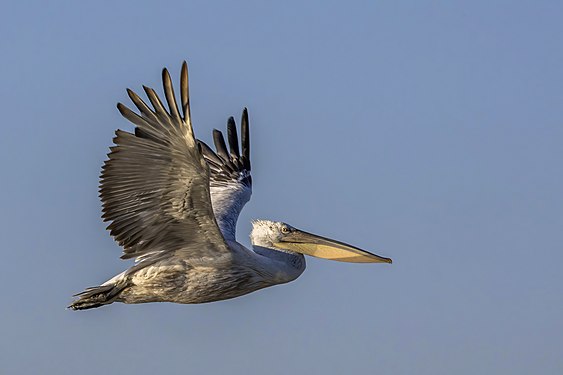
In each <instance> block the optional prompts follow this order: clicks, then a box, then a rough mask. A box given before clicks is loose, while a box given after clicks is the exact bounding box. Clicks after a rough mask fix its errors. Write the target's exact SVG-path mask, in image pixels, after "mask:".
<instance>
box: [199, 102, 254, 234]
mask: <svg viewBox="0 0 563 375" xmlns="http://www.w3.org/2000/svg"><path fill="white" fill-rule="evenodd" d="M241 138H242V142H241V146H242V155H241V154H240V152H239V143H238V135H237V127H236V124H235V119H234V118H232V117H230V118H229V120H228V122H227V139H228V141H229V149H230V152H229V151H227V145H226V144H225V139H224V138H223V133H221V132H220V131H219V130H217V129H215V130H213V143H215V149H216V150H217V151H216V152H215V151H213V150H212V149H211V148H210V147H209V146H208V145H207V144H205V142H202V141H200V140H198V142H199V144H200V145H201V149H202V152H203V156H204V158H205V160H206V161H207V164H208V165H209V170H210V180H209V183H210V187H211V201H212V202H213V211H214V213H215V218H216V219H217V223H218V225H219V228H221V232H222V233H223V236H224V237H225V239H227V240H233V241H234V240H235V232H236V226H237V220H238V216H239V214H240V212H241V210H242V208H243V207H244V205H245V204H246V202H248V201H249V200H250V196H251V194H252V177H251V176H250V133H249V129H248V111H247V109H246V108H245V109H244V110H243V111H242V119H241Z"/></svg>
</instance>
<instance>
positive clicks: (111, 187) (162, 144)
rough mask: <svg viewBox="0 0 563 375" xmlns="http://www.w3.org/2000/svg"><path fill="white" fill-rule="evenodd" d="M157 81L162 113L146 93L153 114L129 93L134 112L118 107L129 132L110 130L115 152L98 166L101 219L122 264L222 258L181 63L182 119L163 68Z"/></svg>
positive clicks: (225, 253) (222, 248)
mask: <svg viewBox="0 0 563 375" xmlns="http://www.w3.org/2000/svg"><path fill="white" fill-rule="evenodd" d="M162 80H163V86H164V94H165V98H166V102H167V104H168V110H167V109H165V107H164V105H163V103H162V101H161V100H160V98H159V97H158V95H157V94H156V92H155V91H154V90H153V89H151V88H148V87H143V88H144V90H145V92H146V94H147V97H148V98H149V101H150V103H151V105H152V107H153V108H150V107H149V106H148V105H147V103H145V102H144V101H143V100H142V99H141V98H140V97H139V96H138V95H137V94H136V93H134V92H133V91H131V90H128V91H127V93H128V95H129V97H130V98H131V101H132V102H133V104H134V105H135V106H136V107H137V109H138V110H139V114H137V113H135V112H133V111H132V110H130V109H129V108H127V107H126V106H125V105H123V104H121V103H119V104H118V105H117V108H118V110H119V111H120V112H121V114H122V115H123V116H124V117H125V118H126V119H127V120H129V121H131V122H132V123H133V124H135V125H136V128H135V132H134V133H133V134H132V133H129V132H126V131H123V130H118V131H116V136H115V138H114V139H113V142H114V143H115V145H116V146H113V147H111V148H110V153H109V154H108V160H107V161H106V162H105V164H104V166H103V167H102V174H101V182H100V197H101V200H102V205H103V216H102V217H103V219H104V220H105V221H108V222H110V224H109V225H108V229H109V230H110V233H111V235H112V236H113V237H114V238H115V240H116V241H117V242H118V243H119V244H120V245H121V246H123V249H124V251H123V255H122V258H124V259H128V258H137V260H143V261H145V260H149V259H151V258H158V257H159V256H178V257H182V258H185V259H191V260H195V259H218V258H224V257H228V256H229V255H230V251H229V248H228V247H227V245H226V243H225V240H224V238H223V236H222V235H221V231H220V229H219V227H218V225H217V222H216V220H215V217H214V214H213V208H212V202H211V195H210V194H211V193H210V186H209V169H208V166H207V163H206V161H205V158H204V157H203V155H202V154H203V150H201V148H200V146H199V145H198V144H197V143H196V140H195V138H194V134H193V130H192V125H191V119H190V110H189V91H188V70H187V65H186V63H185V62H184V64H183V65H182V70H181V78H180V95H181V103H182V112H183V117H182V116H181V115H180V111H179V110H178V105H177V102H176V98H175V95H174V90H173V88H172V80H171V78H170V74H169V73H168V71H167V70H166V69H164V70H163V72H162Z"/></svg>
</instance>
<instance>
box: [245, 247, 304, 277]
mask: <svg viewBox="0 0 563 375" xmlns="http://www.w3.org/2000/svg"><path fill="white" fill-rule="evenodd" d="M252 249H253V250H254V252H255V253H256V254H258V255H261V256H262V257H264V258H265V259H264V263H265V265H266V266H267V268H268V269H269V270H270V272H269V273H271V277H272V278H273V279H274V280H275V282H274V283H275V284H281V283H287V282H289V281H292V280H295V279H296V278H298V277H299V276H300V275H301V274H302V273H303V271H305V266H306V264H305V257H304V256H303V254H299V253H293V252H287V251H280V250H277V249H275V248H273V247H268V246H258V245H252Z"/></svg>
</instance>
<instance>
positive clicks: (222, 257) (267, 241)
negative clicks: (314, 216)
mask: <svg viewBox="0 0 563 375" xmlns="http://www.w3.org/2000/svg"><path fill="white" fill-rule="evenodd" d="M162 81H163V86H164V96H165V98H166V103H167V107H165V105H164V104H163V102H162V101H161V100H160V98H159V97H158V95H157V94H156V92H155V91H154V90H153V89H151V88H148V87H145V86H143V88H144V91H145V93H146V95H147V97H148V99H149V102H150V106H149V105H148V104H147V103H146V102H145V101H143V99H141V98H140V97H139V96H138V95H137V94H136V93H134V92H133V91H131V90H127V93H128V95H129V97H130V98H131V101H132V102H133V104H135V106H136V107H137V110H138V112H134V111H132V110H130V109H129V108H127V107H126V106H125V105H123V104H121V103H118V104H117V108H118V110H119V112H121V114H122V115H123V116H124V117H125V118H126V119H127V120H129V121H130V122H132V123H133V124H134V125H135V129H134V132H132V133H130V132H127V131H123V130H117V131H116V133H115V134H116V136H115V138H114V139H113V142H114V144H115V145H114V146H113V147H111V148H110V150H111V151H110V153H109V154H108V159H107V160H106V161H105V163H104V166H103V167H102V173H101V177H100V197H101V201H102V207H103V208H102V211H103V216H102V218H103V219H104V221H107V222H109V223H110V224H109V226H108V230H110V234H111V236H113V237H114V239H115V240H116V241H117V242H118V243H119V245H120V246H122V247H123V255H122V256H121V258H122V259H131V258H134V259H135V264H134V265H133V266H132V267H131V268H129V269H127V270H126V271H124V272H122V273H121V274H119V275H117V276H115V277H113V278H111V279H110V280H108V281H106V282H105V283H103V284H102V285H100V286H96V287H92V288H87V289H86V290H85V291H83V292H82V293H79V294H77V295H76V296H75V297H77V298H76V299H75V300H74V301H73V302H72V304H71V305H70V306H69V308H71V309H73V310H83V309H90V308H94V307H100V306H103V305H107V304H111V303H113V302H123V303H146V302H174V303H186V304H187V303H204V302H212V301H219V300H225V299H228V298H234V297H239V296H242V295H244V294H248V293H251V292H254V291H256V290H259V289H262V288H266V287H269V286H273V285H277V284H283V283H287V282H290V281H292V280H295V279H296V278H297V277H299V276H300V275H301V274H302V273H303V271H304V270H305V257H304V255H310V256H314V257H319V258H325V259H331V260H335V261H340V262H355V263H391V259H389V258H385V257H382V256H379V255H375V254H372V253H370V252H368V251H365V250H362V249H359V248H357V247H354V246H352V245H349V244H346V243H344V242H340V241H335V240H332V239H329V238H325V237H321V236H318V235H314V234H311V233H307V232H305V231H302V230H300V229H297V228H295V227H293V226H291V225H289V224H286V223H283V222H276V221H270V220H255V221H253V222H252V226H253V228H252V232H251V234H250V239H251V243H252V249H248V248H246V247H245V246H243V245H242V244H240V243H239V242H237V240H236V238H235V230H236V224H237V219H238V216H239V213H240V212H241V210H242V208H243V207H244V205H245V204H246V202H248V201H249V200H250V195H251V192H252V179H251V176H250V134H249V122H248V111H247V110H246V108H245V109H244V110H243V112H242V119H241V143H240V145H241V150H239V140H238V134H237V128H236V124H235V120H234V119H233V118H232V117H231V118H229V120H228V123H227V142H228V145H229V147H228V148H227V144H226V143H225V139H224V137H223V134H222V133H221V132H220V131H218V130H214V131H213V141H214V144H215V150H213V149H212V148H211V147H209V146H208V145H207V144H205V143H204V142H202V141H200V140H198V139H196V138H195V136H194V132H193V127H192V120H191V116H190V98H189V89H188V67H187V64H186V62H184V64H183V65H182V69H181V74H180V109H179V108H178V104H177V101H176V96H175V94H174V90H173V87H172V81H171V78H170V74H169V73H168V71H167V70H166V69H163V71H162ZM180 110H181V112H180ZM241 151H242V152H241Z"/></svg>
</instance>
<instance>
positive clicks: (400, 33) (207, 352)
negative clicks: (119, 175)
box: [0, 1, 563, 375]
mask: <svg viewBox="0 0 563 375" xmlns="http://www.w3.org/2000/svg"><path fill="white" fill-rule="evenodd" d="M562 14H563V5H561V3H558V2H555V1H553V2H552V1H466V2H457V1H412V2H402V1H365V2H350V1H347V2H344V1H342V2H333V1H305V2H302V1H283V2H281V1H278V2H262V1H238V2H235V1H232V2H231V1H222V2H217V1H176V2H164V1H163V2H143V1H121V2H115V1H111V2H110V1H108V2H92V1H90V2H84V1H67V2H62V1H58V2H56V1H49V2H44V1H29V2H26V1H21V2H10V3H9V4H8V3H6V4H4V6H3V9H2V12H1V14H0V35H1V37H0V47H1V49H0V51H1V58H0V83H1V85H0V86H1V88H0V99H1V101H0V103H1V104H0V106H1V109H2V117H1V120H0V126H1V130H2V131H1V135H0V157H1V158H0V160H1V161H0V163H1V171H2V174H1V177H0V187H1V194H0V209H1V212H0V228H1V229H0V234H1V236H2V245H1V254H2V266H1V272H0V285H1V286H0V289H1V290H2V298H1V299H2V302H1V305H0V312H1V320H0V373H2V374H57V375H59V374H84V375H89V374H110V373H116V374H117V373H119V374H136V375H138V374H154V373H162V374H204V373H214V374H220V373H228V374H314V373H318V374H321V373H322V374H343V373H348V374H351V373H353V374H375V373H377V374H428V375H435V374H468V375H469V374H532V373H540V374H561V373H562V372H563V356H562V348H563V334H562V332H563V290H562V288H563V272H562V265H563V251H562V250H563V238H562V237H563V236H562V233H563V230H562V228H563V194H562V192H563V48H562V46H563V45H562V40H563V22H561V15H562ZM184 59H187V60H188V61H189V63H190V73H191V77H190V83H191V94H192V113H193V117H194V122H195V131H196V134H197V136H198V137H200V138H202V139H204V140H207V141H209V140H210V139H211V131H212V129H213V128H214V127H216V128H220V129H224V128H225V124H226V119H227V117H228V116H230V115H235V116H236V117H237V118H239V117H240V113H241V110H242V108H243V107H244V106H248V108H249V111H250V118H251V131H252V134H251V138H252V142H253V145H252V163H253V178H254V195H253V199H252V201H251V202H250V203H249V204H248V205H247V206H246V208H245V210H244V211H243V214H242V215H241V220H240V221H239V227H238V236H239V240H240V241H241V242H243V243H245V244H248V243H249V241H248V233H249V231H250V219H252V218H270V219H274V220H283V221H286V222H288V223H290V224H292V225H294V226H296V227H298V228H302V229H304V230H307V231H311V232H316V233H319V234H322V235H325V236H329V237H333V238H337V239H340V240H342V241H346V242H349V243H352V244H355V245H357V246H360V247H363V248H366V249H368V250H371V251H373V252H376V253H378V254H381V255H384V256H389V257H391V258H393V260H394V263H393V264H392V265H385V264H368V265H366V264H345V263H337V262H330V261H325V260H319V259H311V258H308V268H307V270H306V272H305V273H304V274H303V275H302V276H301V277H300V278H299V279H298V280H296V281H295V282H293V283H290V284H287V285H283V286H277V287H273V288H269V289H265V290H262V291H259V292H256V293H253V294H250V295H247V296H244V297H242V298H239V299H234V300H229V301H224V302H218V303H212V304H206V305H193V306H191V305H174V304H146V305H123V304H114V305H111V306H107V307H104V308H100V309H95V310H90V311H83V312H73V311H69V310H66V309H65V306H67V305H68V304H69V303H70V302H71V300H72V299H71V295H72V294H74V293H76V292H79V291H81V290H82V289H83V288H84V287H87V286H92V285H96V284H98V283H101V282H103V281H105V280H106V279H108V278H109V277H111V276H113V275H114V274H116V273H118V272H121V271H122V270H123V269H125V268H127V267H128V266H129V265H130V264H129V263H127V262H124V261H121V260H119V259H118V258H119V255H120V249H119V247H118V246H117V245H116V244H115V243H114V242H113V240H112V239H111V238H110V237H109V235H108V233H107V232H106V231H105V224H104V223H102V221H101V220H100V203H99V200H98V197H97V195H98V192H97V189H98V186H97V185H98V175H99V172H100V167H101V165H102V163H103V161H104V159H105V157H106V156H105V155H106V153H107V152H108V147H109V146H110V145H111V139H112V136H113V132H114V130H115V129H117V128H123V129H129V130H130V129H131V128H132V127H131V126H130V124H129V123H128V122H126V121H125V120H124V119H123V118H121V116H120V115H119V113H118V111H117V110H116V108H115V104H116V102H118V101H122V102H124V103H129V102H128V99H127V95H126V93H125V88H127V87H129V88H132V89H135V90H140V89H141V85H142V84H147V85H149V86H153V87H155V88H158V90H159V92H160V70H161V68H162V67H164V66H167V67H168V68H170V70H171V72H172V74H173V79H174V80H175V82H177V81H176V80H177V79H178V73H179V69H180V65H181V62H182V61H183V60H184Z"/></svg>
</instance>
